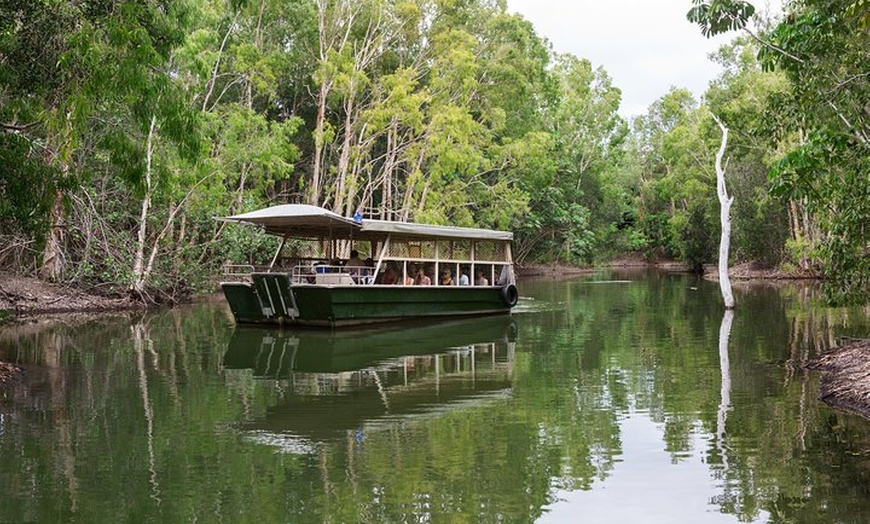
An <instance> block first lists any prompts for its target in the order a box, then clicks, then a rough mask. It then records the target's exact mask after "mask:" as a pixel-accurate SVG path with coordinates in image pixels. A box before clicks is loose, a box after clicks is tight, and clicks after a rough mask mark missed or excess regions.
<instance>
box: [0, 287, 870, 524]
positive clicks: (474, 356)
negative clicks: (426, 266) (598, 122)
mask: <svg viewBox="0 0 870 524" xmlns="http://www.w3.org/2000/svg"><path fill="white" fill-rule="evenodd" d="M520 293H521V296H522V298H521V300H520V304H519V305H518V306H517V308H515V312H514V313H513V315H511V316H510V317H500V318H487V319H478V320H464V321H451V322H443V323H439V324H434V325H433V324H430V323H426V324H417V323H408V324H406V325H402V326H392V327H390V328H388V329H378V330H366V331H356V332H351V333H343V332H342V333H323V332H317V331H295V330H276V329H271V330H270V329H266V330H263V329H252V328H237V327H234V325H233V323H232V320H231V318H230V317H229V315H228V310H227V308H226V307H224V306H223V305H222V304H221V303H210V304H200V305H196V306H193V307H187V308H178V309H174V310H170V311H163V312H158V313H152V314H147V315H141V314H136V315H133V314H125V315H110V316H101V317H95V318H89V319H76V318H65V319H63V320H61V321H59V322H53V323H52V322H39V323H32V324H27V325H23V326H15V327H7V328H3V329H2V330H0V360H6V361H11V362H14V363H16V364H17V365H19V366H20V367H22V368H24V369H25V370H26V378H25V379H24V380H22V381H19V382H17V383H14V384H12V385H7V386H4V387H2V388H0V522H3V523H5V522H44V523H59V522H81V523H102V522H106V523H115V522H143V523H144V522H154V523H176V522H178V523H184V522H208V523H212V522H222V523H248V522H250V523H256V524H265V523H273V522H302V523H307V522H311V523H320V522H336V523H338V522H349V523H350V522H377V523H381V522H469V523H476V522H521V523H522V522H558V523H561V522H584V523H599V522H600V523H608V524H613V523H737V522H750V523H755V522H759V523H762V522H763V523H768V522H770V523H802V522H806V523H853V522H854V523H866V522H870V422H868V421H867V420H865V419H862V418H859V417H855V416H851V415H848V414H844V413H841V412H838V411H835V410H832V409H831V408H829V407H827V406H826V405H824V404H823V403H821V402H820V401H819V400H818V375H817V374H816V373H815V372H810V371H807V370H805V369H804V368H803V367H802V364H803V363H804V362H805V361H806V360H807V359H808V358H811V357H813V356H815V355H817V354H818V353H819V352H820V351H823V350H825V349H828V348H829V347H831V346H832V345H835V344H836V342H837V339H838V337H843V336H850V337H867V336H870V321H868V310H867V309H832V308H826V307H825V306H824V305H823V304H822V302H821V298H820V294H819V293H818V291H817V290H816V289H815V288H814V287H812V286H806V285H784V286H770V285H757V286H747V285H741V286H738V287H736V289H735V295H736V299H737V305H738V309H737V310H736V312H735V313H734V315H733V317H731V316H730V315H725V314H724V310H723V308H722V306H721V299H720V297H719V294H718V293H719V291H718V286H717V285H716V284H715V283H711V282H705V281H702V280H699V279H696V278H694V277H691V276H687V275H679V274H665V273H602V274H597V275H591V276H584V277H582V278H575V279H570V280H537V281H534V280H533V281H525V282H522V283H521V285H520Z"/></svg>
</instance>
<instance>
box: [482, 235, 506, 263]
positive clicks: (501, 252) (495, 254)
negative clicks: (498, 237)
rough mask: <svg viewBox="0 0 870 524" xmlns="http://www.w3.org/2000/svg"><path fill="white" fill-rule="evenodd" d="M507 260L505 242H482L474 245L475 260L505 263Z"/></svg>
mask: <svg viewBox="0 0 870 524" xmlns="http://www.w3.org/2000/svg"><path fill="white" fill-rule="evenodd" d="M506 259H507V251H506V249H505V243H504V242H494V241H490V240H482V241H478V242H475V243H474V260H481V261H492V262H504V261H505V260H506Z"/></svg>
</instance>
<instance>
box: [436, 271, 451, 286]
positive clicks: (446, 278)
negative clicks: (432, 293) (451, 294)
mask: <svg viewBox="0 0 870 524" xmlns="http://www.w3.org/2000/svg"><path fill="white" fill-rule="evenodd" d="M439 282H440V284H441V285H442V286H452V285H453V275H452V274H451V273H450V270H449V269H445V270H444V271H442V272H441V280H440V281H439Z"/></svg>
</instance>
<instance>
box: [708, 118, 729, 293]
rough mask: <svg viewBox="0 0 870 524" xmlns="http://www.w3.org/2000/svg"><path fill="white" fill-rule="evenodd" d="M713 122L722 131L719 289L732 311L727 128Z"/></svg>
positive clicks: (718, 166) (718, 163)
mask: <svg viewBox="0 0 870 524" xmlns="http://www.w3.org/2000/svg"><path fill="white" fill-rule="evenodd" d="M713 120H715V121H716V123H717V124H719V128H720V129H721V130H722V143H721V144H720V145H719V151H718V152H717V153H716V194H717V195H718V196H719V221H720V222H721V223H722V236H721V237H720V238H719V289H720V290H722V300H724V301H725V308H726V309H734V295H733V294H732V293H731V278H730V277H729V276H728V253H729V251H730V249H731V204H732V203H733V202H734V197H729V196H728V190H727V189H726V188H725V168H724V167H723V166H722V157H724V156H725V146H726V145H727V144H728V128H727V127H725V125H724V124H723V123H722V121H721V120H719V119H718V118H717V117H716V115H713Z"/></svg>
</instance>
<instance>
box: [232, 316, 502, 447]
mask: <svg viewBox="0 0 870 524" xmlns="http://www.w3.org/2000/svg"><path fill="white" fill-rule="evenodd" d="M516 333H517V324H516V321H515V320H514V319H513V318H511V317H509V316H501V317H492V318H482V319H466V320H457V321H448V322H443V321H442V322H438V323H431V322H430V323H417V324H413V323H412V324H411V325H407V324H403V325H401V326H395V325H394V326H386V327H375V328H369V329H364V330H357V331H334V332H324V331H312V330H291V331H283V330H275V329H262V328H253V327H239V328H237V329H236V330H235V332H234V333H233V336H232V338H231V340H230V343H229V347H228V349H227V352H226V353H225V355H224V367H225V369H227V370H236V371H237V372H240V373H242V374H244V373H245V372H250V373H252V374H253V376H254V377H255V378H256V379H258V380H269V381H275V380H278V381H280V382H281V388H282V391H281V399H280V401H279V402H277V403H276V405H274V406H271V407H269V408H268V410H267V411H266V413H265V415H264V416H262V417H259V418H254V419H252V420H249V421H247V422H245V423H244V424H242V425H241V428H242V430H243V431H246V432H249V433H250V435H252V436H253V437H254V438H255V440H257V441H259V442H267V443H271V444H273V445H279V446H281V447H282V448H283V449H285V450H289V451H296V452H300V451H301V452H310V449H311V448H310V446H311V444H313V443H316V442H326V441H331V440H335V439H338V438H341V437H346V436H347V435H348V434H352V436H353V438H354V439H355V440H357V441H358V442H359V441H361V440H362V439H363V438H364V435H365V434H366V433H367V432H371V431H373V430H377V429H379V428H385V427H389V426H390V425H391V424H394V423H396V422H397V421H400V420H402V419H408V418H412V417H420V416H426V415H436V414H441V413H444V412H446V411H449V410H454V409H460V408H463V407H468V406H478V405H482V404H485V403H486V402H488V401H491V400H493V399H499V398H504V397H506V396H508V395H509V394H510V387H511V380H512V376H513V361H514V353H515V339H516ZM229 373H230V375H231V374H232V372H231V371H230V372H229ZM229 380H244V379H243V378H242V377H231V378H229Z"/></svg>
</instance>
